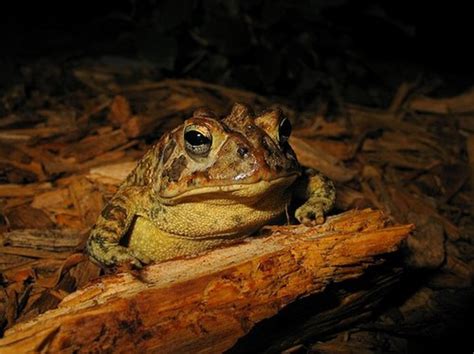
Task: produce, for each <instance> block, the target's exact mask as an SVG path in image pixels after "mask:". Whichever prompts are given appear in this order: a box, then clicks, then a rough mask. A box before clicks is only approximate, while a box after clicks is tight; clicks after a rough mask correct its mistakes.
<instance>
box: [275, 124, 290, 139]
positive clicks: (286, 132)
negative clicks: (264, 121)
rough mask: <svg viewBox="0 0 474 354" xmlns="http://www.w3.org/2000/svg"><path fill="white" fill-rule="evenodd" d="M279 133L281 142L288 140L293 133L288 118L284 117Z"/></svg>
mask: <svg viewBox="0 0 474 354" xmlns="http://www.w3.org/2000/svg"><path fill="white" fill-rule="evenodd" d="M278 134H279V136H280V142H281V143H285V142H286V141H287V140H288V138H289V137H290V134H291V123H290V121H289V120H288V119H283V120H282V121H281V123H280V129H279V132H278Z"/></svg>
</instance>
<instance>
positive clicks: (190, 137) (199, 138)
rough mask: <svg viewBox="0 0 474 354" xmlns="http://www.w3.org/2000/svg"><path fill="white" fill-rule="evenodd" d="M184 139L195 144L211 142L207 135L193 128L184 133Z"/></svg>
mask: <svg viewBox="0 0 474 354" xmlns="http://www.w3.org/2000/svg"><path fill="white" fill-rule="evenodd" d="M184 139H185V140H186V141H187V142H188V143H189V144H191V145H193V146H198V145H208V144H210V143H211V140H210V139H209V138H208V137H207V136H205V135H204V134H202V133H200V132H198V131H197V130H191V131H189V132H187V133H186V134H184Z"/></svg>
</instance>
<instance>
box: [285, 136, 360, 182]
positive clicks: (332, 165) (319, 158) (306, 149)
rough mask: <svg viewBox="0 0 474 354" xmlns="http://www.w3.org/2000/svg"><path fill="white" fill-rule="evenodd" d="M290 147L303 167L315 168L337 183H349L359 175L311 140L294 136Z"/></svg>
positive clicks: (291, 138)
mask: <svg viewBox="0 0 474 354" xmlns="http://www.w3.org/2000/svg"><path fill="white" fill-rule="evenodd" d="M290 145H291V147H292V148H293V150H294V151H295V153H296V156H297V158H298V161H299V162H300V163H301V164H302V165H303V166H305V167H311V168H314V169H316V170H318V171H320V172H321V173H322V174H324V175H326V176H327V177H329V178H330V179H332V180H333V181H335V182H348V181H350V180H351V179H353V178H354V177H355V176H356V175H357V171H355V170H351V169H349V168H347V167H345V166H344V164H343V163H342V161H340V160H339V159H337V158H336V157H334V156H332V155H331V154H329V153H328V152H327V151H324V150H322V149H321V148H319V147H318V146H316V145H314V144H312V143H311V141H310V140H307V139H304V138H299V137H296V136H292V137H290Z"/></svg>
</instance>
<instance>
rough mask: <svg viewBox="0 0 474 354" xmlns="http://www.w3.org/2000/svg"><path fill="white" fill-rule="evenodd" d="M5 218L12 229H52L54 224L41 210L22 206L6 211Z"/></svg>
mask: <svg viewBox="0 0 474 354" xmlns="http://www.w3.org/2000/svg"><path fill="white" fill-rule="evenodd" d="M5 218H6V219H7V220H8V225H9V227H10V228H11V229H25V228H27V229H50V228H53V227H54V222H53V220H51V218H50V217H49V216H48V214H46V213H45V212H44V211H43V210H41V209H36V208H32V207H30V206H29V205H21V206H18V207H15V208H11V209H8V210H6V211H5Z"/></svg>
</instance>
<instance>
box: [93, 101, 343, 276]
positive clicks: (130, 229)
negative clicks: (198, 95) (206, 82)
mask: <svg viewBox="0 0 474 354" xmlns="http://www.w3.org/2000/svg"><path fill="white" fill-rule="evenodd" d="M290 133H291V124H290V121H289V120H288V118H286V117H285V116H284V115H283V114H282V112H281V111H280V110H278V109H275V110H269V111H266V112H264V113H262V114H260V115H257V116H255V115H254V114H253V113H252V112H251V110H250V109H249V108H248V107H246V106H245V105H242V104H235V105H234V107H233V109H232V111H231V113H230V114H229V115H228V116H226V117H224V118H222V119H218V118H217V117H216V115H215V114H213V113H212V112H210V111H208V110H205V109H199V110H197V111H196V112H194V114H193V116H192V117H191V118H189V119H188V120H186V121H185V122H184V123H183V124H182V125H180V126H178V127H177V128H175V129H173V130H172V131H170V132H169V133H167V134H164V135H163V136H162V137H161V139H160V140H159V141H158V142H157V143H156V144H155V145H154V146H153V147H152V148H151V149H150V150H149V151H147V152H146V154H145V155H144V156H143V158H142V159H141V160H140V161H139V162H138V164H137V166H136V167H135V169H134V170H133V171H132V172H131V173H130V174H129V175H128V177H127V178H126V179H125V181H124V182H123V183H122V184H121V185H120V187H119V189H118V190H117V192H116V194H115V195H114V196H113V197H112V198H111V200H110V201H109V202H108V203H107V205H106V206H105V207H104V209H103V210H102V212H101V214H100V216H99V218H98V220H97V222H96V224H95V225H94V226H93V228H92V230H91V233H90V236H89V239H88V242H87V251H88V254H89V256H90V257H91V258H92V259H93V260H94V261H96V262H98V263H100V264H102V265H105V266H113V265H119V264H123V263H128V264H132V265H134V266H136V267H141V266H142V265H143V264H147V263H149V262H152V261H154V262H160V261H164V260H167V259H171V258H175V257H180V256H188V255H193V254H197V253H200V252H202V251H204V250H208V249H211V248H214V247H217V246H220V245H225V244H228V243H231V242H235V240H236V239H239V238H242V237H245V236H248V235H250V234H252V233H254V232H255V231H257V230H258V229H260V228H261V227H262V226H263V225H266V224H268V223H270V222H272V221H274V220H276V219H277V218H278V217H280V216H281V215H282V214H284V212H285V210H287V207H288V205H289V203H290V200H291V198H292V194H299V195H301V196H302V197H303V198H304V199H306V202H305V203H304V204H303V205H301V206H300V207H299V208H297V209H296V212H295V217H296V219H297V220H298V221H299V222H301V223H303V224H306V225H314V224H318V223H322V222H323V221H324V217H325V214H326V213H327V212H328V211H329V210H330V209H331V208H332V207H333V205H334V200H335V189H334V186H333V184H332V182H331V181H330V180H328V179H327V178H325V177H324V176H322V175H321V174H320V173H317V172H315V171H303V168H302V167H301V166H300V164H299V163H298V161H297V159H296V156H295V154H294V152H293V150H292V149H291V147H290V145H289V143H288V138H289V137H290ZM303 172H307V173H303Z"/></svg>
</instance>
